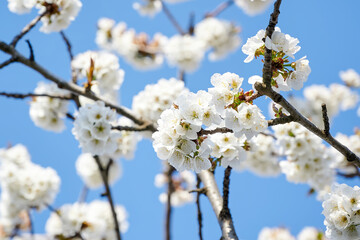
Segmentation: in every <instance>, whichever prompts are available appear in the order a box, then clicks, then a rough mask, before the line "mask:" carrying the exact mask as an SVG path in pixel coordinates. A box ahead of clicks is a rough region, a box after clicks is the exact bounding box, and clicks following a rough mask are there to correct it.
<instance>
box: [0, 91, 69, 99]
mask: <svg viewBox="0 0 360 240" xmlns="http://www.w3.org/2000/svg"><path fill="white" fill-rule="evenodd" d="M0 96H5V97H8V98H17V99H24V98H28V97H49V98H57V99H61V100H72V98H71V97H69V96H53V95H50V94H36V93H25V94H22V93H7V92H0Z"/></svg>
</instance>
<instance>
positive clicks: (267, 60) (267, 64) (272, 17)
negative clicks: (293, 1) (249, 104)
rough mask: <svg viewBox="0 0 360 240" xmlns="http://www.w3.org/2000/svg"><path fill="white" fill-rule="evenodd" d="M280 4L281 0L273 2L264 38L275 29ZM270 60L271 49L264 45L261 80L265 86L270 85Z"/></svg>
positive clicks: (271, 72) (270, 34)
mask: <svg viewBox="0 0 360 240" xmlns="http://www.w3.org/2000/svg"><path fill="white" fill-rule="evenodd" d="M280 4H281V0H277V1H276V2H275V3H274V11H273V13H272V14H271V15H270V20H269V25H268V26H267V28H266V34H265V38H266V37H269V38H271V36H272V34H273V32H274V30H275V26H276V24H277V22H278V17H279V15H280V10H279V9H280ZM271 61H272V50H271V49H268V48H266V46H265V61H264V68H263V81H264V83H265V84H266V86H268V87H270V85H271V78H272V74H273V71H272V67H271Z"/></svg>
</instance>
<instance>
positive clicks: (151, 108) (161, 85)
mask: <svg viewBox="0 0 360 240" xmlns="http://www.w3.org/2000/svg"><path fill="white" fill-rule="evenodd" d="M188 91H189V90H188V89H187V88H185V86H184V82H183V81H181V80H177V79H175V78H170V79H169V80H167V79H164V78H162V79H160V80H159V81H158V82H157V83H156V84H148V85H146V87H145V89H144V90H143V91H141V92H139V93H138V94H137V95H136V96H134V98H133V102H132V111H133V112H134V114H136V116H138V117H140V118H141V119H142V120H144V121H148V122H151V123H154V124H156V122H157V120H158V119H159V118H160V115H161V113H162V112H163V111H164V110H166V109H168V108H170V107H171V105H172V104H173V102H174V101H175V99H176V98H177V97H178V96H179V95H180V94H181V93H183V92H188Z"/></svg>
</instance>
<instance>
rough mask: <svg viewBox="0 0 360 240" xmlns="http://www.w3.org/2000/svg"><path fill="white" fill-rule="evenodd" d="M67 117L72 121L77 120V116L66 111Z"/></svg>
mask: <svg viewBox="0 0 360 240" xmlns="http://www.w3.org/2000/svg"><path fill="white" fill-rule="evenodd" d="M66 117H67V118H68V119H70V120H71V121H75V117H74V116H73V115H72V114H71V113H66Z"/></svg>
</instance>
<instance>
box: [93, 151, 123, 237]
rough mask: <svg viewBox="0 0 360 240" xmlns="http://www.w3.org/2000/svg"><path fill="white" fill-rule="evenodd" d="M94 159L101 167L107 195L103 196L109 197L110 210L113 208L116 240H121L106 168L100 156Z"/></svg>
mask: <svg viewBox="0 0 360 240" xmlns="http://www.w3.org/2000/svg"><path fill="white" fill-rule="evenodd" d="M94 159H95V161H96V164H97V165H98V167H99V171H100V175H101V178H102V180H103V183H104V186H105V193H104V194H103V196H106V197H107V199H108V202H109V205H110V208H111V213H112V216H113V221H114V226H115V228H114V231H115V234H116V239H117V240H121V235H120V226H119V222H118V219H117V215H116V211H115V205H114V202H113V197H112V195H111V190H110V187H109V182H108V176H107V173H106V168H104V167H103V166H102V164H101V162H100V158H99V157H98V156H94Z"/></svg>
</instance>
